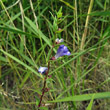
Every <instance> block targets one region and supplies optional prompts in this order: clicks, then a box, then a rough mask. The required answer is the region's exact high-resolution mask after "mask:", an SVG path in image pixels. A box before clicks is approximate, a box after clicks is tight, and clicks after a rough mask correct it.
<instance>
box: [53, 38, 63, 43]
mask: <svg viewBox="0 0 110 110" xmlns="http://www.w3.org/2000/svg"><path fill="white" fill-rule="evenodd" d="M55 42H56V44H59V43H61V42H64V40H63V39H62V38H61V39H59V38H57V39H56V40H55Z"/></svg>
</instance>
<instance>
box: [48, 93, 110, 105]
mask: <svg viewBox="0 0 110 110" xmlns="http://www.w3.org/2000/svg"><path fill="white" fill-rule="evenodd" d="M94 94H95V96H94ZM93 96H94V99H107V98H110V92H102V93H93V94H83V95H76V96H71V97H65V98H62V99H58V100H53V101H48V102H52V103H54V102H67V101H87V100H91V99H92V97H93Z"/></svg>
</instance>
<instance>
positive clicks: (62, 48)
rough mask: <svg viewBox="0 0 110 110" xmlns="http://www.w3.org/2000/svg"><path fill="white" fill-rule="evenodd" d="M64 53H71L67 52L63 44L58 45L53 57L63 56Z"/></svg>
mask: <svg viewBox="0 0 110 110" xmlns="http://www.w3.org/2000/svg"><path fill="white" fill-rule="evenodd" d="M64 55H68V56H69V55H71V53H70V52H69V50H68V48H67V47H66V46H65V45H60V46H59V48H58V50H57V53H56V55H55V59H57V58H59V57H61V56H64Z"/></svg>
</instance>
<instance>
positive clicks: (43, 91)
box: [38, 45, 54, 110]
mask: <svg viewBox="0 0 110 110" xmlns="http://www.w3.org/2000/svg"><path fill="white" fill-rule="evenodd" d="M53 48H54V45H53V46H52V50H51V54H52V52H53ZM51 54H50V56H51ZM50 56H49V58H50ZM49 69H50V60H49V61H48V70H47V72H46V73H45V74H46V76H45V79H44V86H43V89H42V95H41V97H40V102H39V105H38V108H39V107H40V106H41V102H42V98H43V96H44V93H45V88H46V81H47V77H48V74H49ZM38 110H40V109H38Z"/></svg>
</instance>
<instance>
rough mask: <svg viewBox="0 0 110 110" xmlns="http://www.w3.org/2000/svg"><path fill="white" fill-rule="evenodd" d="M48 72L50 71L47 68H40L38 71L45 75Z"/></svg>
mask: <svg viewBox="0 0 110 110" xmlns="http://www.w3.org/2000/svg"><path fill="white" fill-rule="evenodd" d="M47 70H48V68H47V67H40V68H39V69H38V72H39V73H42V74H43V73H45V72H46V71H47Z"/></svg>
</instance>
